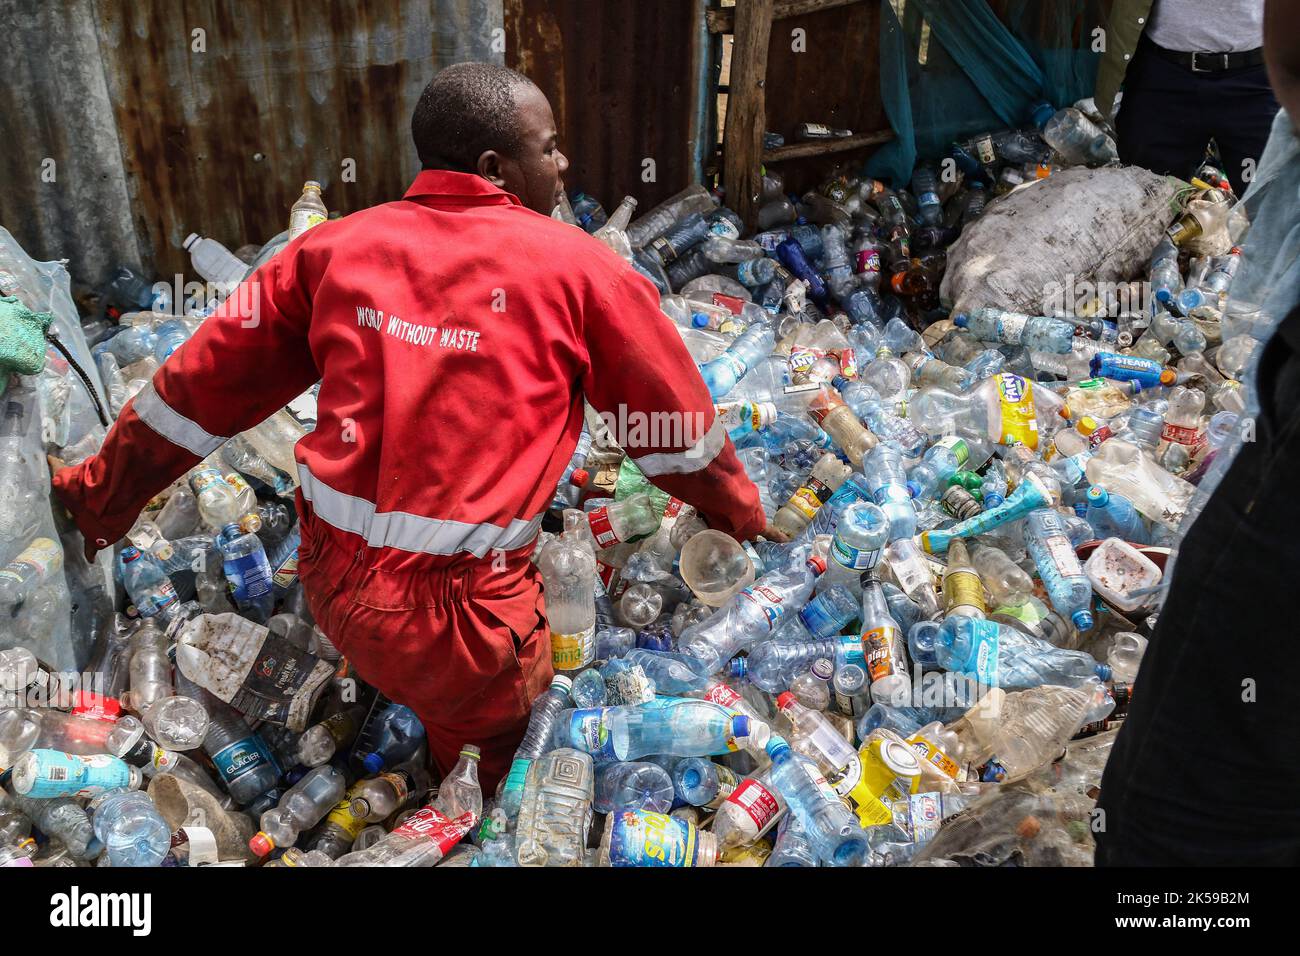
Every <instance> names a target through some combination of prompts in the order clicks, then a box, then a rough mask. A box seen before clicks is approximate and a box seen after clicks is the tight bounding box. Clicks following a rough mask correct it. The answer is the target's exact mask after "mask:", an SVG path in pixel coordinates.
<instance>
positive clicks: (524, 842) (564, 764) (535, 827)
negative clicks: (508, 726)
mask: <svg viewBox="0 0 1300 956" xmlns="http://www.w3.org/2000/svg"><path fill="white" fill-rule="evenodd" d="M594 798H595V773H594V769H593V766H592V762H591V757H589V756H588V755H587V754H585V753H581V752H579V751H577V750H572V749H570V748H567V747H563V748H561V749H559V750H552V751H551V752H550V753H548V754H543V755H542V756H541V757H539V758H538V759H537V760H534V761H533V763H532V764H531V765H530V766H529V768H528V776H527V779H526V782H525V784H524V794H523V800H522V802H521V804H520V807H519V823H518V827H517V830H516V836H515V859H516V862H518V864H519V865H520V866H582V864H583V860H584V858H585V856H586V849H587V830H588V829H589V828H590V826H591V813H592V810H591V804H592V800H593V799H594Z"/></svg>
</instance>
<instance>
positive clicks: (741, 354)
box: [700, 322, 776, 401]
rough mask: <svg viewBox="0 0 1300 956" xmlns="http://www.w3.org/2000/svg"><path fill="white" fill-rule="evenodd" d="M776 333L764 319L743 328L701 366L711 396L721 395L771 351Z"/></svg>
mask: <svg viewBox="0 0 1300 956" xmlns="http://www.w3.org/2000/svg"><path fill="white" fill-rule="evenodd" d="M775 345H776V333H775V332H774V331H773V330H772V327H771V326H770V325H769V324H767V323H766V322H755V323H753V324H752V325H750V326H749V327H748V328H746V329H745V331H744V332H742V333H741V334H740V336H739V337H738V338H737V339H736V340H735V341H734V342H732V343H731V346H730V347H729V348H728V349H727V351H726V352H724V353H723V354H722V355H719V356H718V357H717V358H716V359H714V360H713V361H711V362H706V363H705V364H704V365H701V366H700V375H701V376H702V377H703V378H704V384H705V385H706V386H707V387H708V389H709V394H710V395H711V396H713V398H714V400H715V401H716V400H717V399H720V398H723V397H724V396H726V395H727V394H728V393H730V392H731V390H732V389H733V388H735V387H736V384H737V383H738V382H739V381H740V380H741V379H742V378H744V377H745V373H746V372H748V371H749V370H750V369H751V368H753V367H754V366H755V365H757V364H758V362H759V361H760V360H762V359H764V358H766V357H767V356H768V355H769V354H771V352H772V349H773V348H774V347H775Z"/></svg>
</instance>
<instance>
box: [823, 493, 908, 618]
mask: <svg viewBox="0 0 1300 956" xmlns="http://www.w3.org/2000/svg"><path fill="white" fill-rule="evenodd" d="M908 507H911V505H910V504H909V505H908ZM888 543H889V519H888V518H886V517H885V513H884V511H882V510H881V509H880V507H879V506H878V505H876V504H873V503H872V502H870V501H856V502H854V503H853V504H851V505H849V506H848V507H847V508H846V509H844V513H843V514H841V515H840V518H839V521H838V522H836V524H835V536H834V537H833V538H832V539H831V550H830V554H829V555H828V556H827V559H826V573H825V574H823V575H822V576H821V577H820V578H818V579H817V593H819V594H820V593H821V592H823V591H826V590H828V589H829V588H832V587H834V586H835V585H837V584H839V585H842V586H844V587H846V588H848V589H849V591H850V592H851V593H852V594H853V596H854V597H858V596H859V595H861V593H862V574H863V572H864V571H870V570H871V569H872V568H874V567H875V566H876V564H877V563H878V562H879V561H880V553H881V551H882V550H884V547H885V545H886V544H888Z"/></svg>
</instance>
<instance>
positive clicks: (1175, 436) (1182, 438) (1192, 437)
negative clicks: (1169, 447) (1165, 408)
mask: <svg viewBox="0 0 1300 956" xmlns="http://www.w3.org/2000/svg"><path fill="white" fill-rule="evenodd" d="M1160 437H1161V438H1162V439H1164V440H1165V441H1167V442H1171V443H1173V444H1176V445H1186V446H1187V447H1188V448H1192V449H1197V448H1200V447H1201V446H1202V445H1204V444H1205V440H1206V439H1205V433H1204V432H1202V431H1201V430H1200V429H1199V428H1188V427H1187V426H1186V425H1175V424H1173V423H1172V422H1165V427H1164V428H1163V429H1162V430H1161V432H1160Z"/></svg>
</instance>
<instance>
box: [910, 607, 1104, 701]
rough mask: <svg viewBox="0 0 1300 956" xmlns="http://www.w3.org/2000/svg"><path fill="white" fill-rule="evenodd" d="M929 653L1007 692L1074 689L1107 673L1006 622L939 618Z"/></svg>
mask: <svg viewBox="0 0 1300 956" xmlns="http://www.w3.org/2000/svg"><path fill="white" fill-rule="evenodd" d="M934 651H935V656H936V657H937V658H938V660H939V665H940V666H941V667H942V668H943V669H944V670H949V671H955V672H957V673H961V674H965V675H967V676H969V677H973V678H974V679H975V680H977V681H979V682H980V683H981V684H984V685H986V686H989V687H1003V688H1006V689H1008V690H1020V689H1023V688H1025V687H1037V686H1039V685H1040V684H1059V685H1061V686H1064V687H1078V686H1080V685H1082V684H1085V683H1087V682H1090V681H1095V680H1097V679H1098V678H1100V679H1101V680H1107V679H1109V677H1110V668H1109V667H1107V666H1106V665H1105V664H1099V663H1098V662H1097V661H1096V660H1095V659H1094V658H1093V657H1092V656H1091V655H1089V654H1086V653H1084V652H1083V651H1069V650H1063V649H1061V648H1059V647H1054V646H1053V645H1051V644H1049V643H1047V642H1046V641H1044V640H1040V639H1039V638H1036V637H1031V636H1030V635H1029V634H1026V633H1025V632H1024V631H1021V630H1018V629H1017V628H1014V627H1011V626H1010V625H1007V624H999V623H998V622H996V621H986V620H981V619H979V618H974V617H964V616H961V615H953V616H952V617H949V618H947V619H946V620H945V621H944V622H943V625H942V626H941V627H940V628H939V634H938V636H937V637H936V638H935V646H934Z"/></svg>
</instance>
